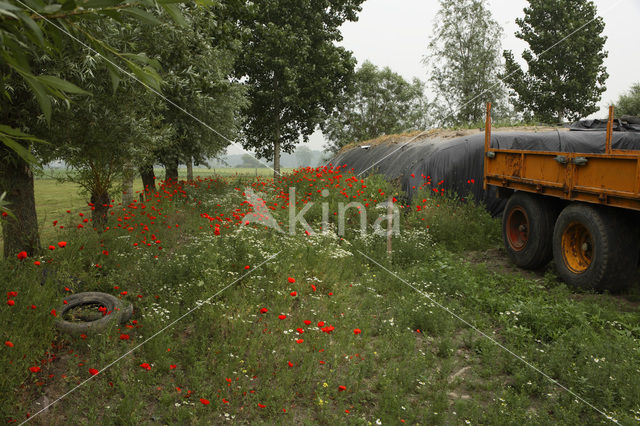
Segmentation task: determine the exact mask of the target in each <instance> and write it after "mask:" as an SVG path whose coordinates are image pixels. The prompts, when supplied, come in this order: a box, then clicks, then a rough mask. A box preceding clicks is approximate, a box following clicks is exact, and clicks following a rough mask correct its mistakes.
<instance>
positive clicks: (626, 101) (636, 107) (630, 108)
mask: <svg viewBox="0 0 640 426" xmlns="http://www.w3.org/2000/svg"><path fill="white" fill-rule="evenodd" d="M616 114H617V115H621V116H622V115H633V116H636V117H640V83H636V84H634V85H633V86H631V89H629V91H628V92H627V93H625V94H623V95H620V97H619V98H618V101H617V102H616Z"/></svg>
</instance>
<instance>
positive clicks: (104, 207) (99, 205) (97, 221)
mask: <svg viewBox="0 0 640 426" xmlns="http://www.w3.org/2000/svg"><path fill="white" fill-rule="evenodd" d="M110 201H111V200H110V199H109V193H107V192H103V193H101V194H97V193H95V192H94V193H92V194H91V203H93V207H94V209H93V210H92V211H91V220H92V221H93V227H94V228H96V229H98V230H100V229H103V228H104V227H105V225H106V224H107V213H109V202H110Z"/></svg>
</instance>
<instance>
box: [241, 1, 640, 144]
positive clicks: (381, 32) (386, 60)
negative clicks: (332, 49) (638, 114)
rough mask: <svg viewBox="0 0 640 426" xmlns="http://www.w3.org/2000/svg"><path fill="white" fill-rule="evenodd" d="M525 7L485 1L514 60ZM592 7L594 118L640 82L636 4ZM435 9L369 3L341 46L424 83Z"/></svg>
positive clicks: (639, 5) (319, 140)
mask: <svg viewBox="0 0 640 426" xmlns="http://www.w3.org/2000/svg"><path fill="white" fill-rule="evenodd" d="M527 4H528V2H527V1H526V0H489V5H490V10H491V13H492V14H493V17H494V19H495V20H496V21H497V22H498V23H499V24H500V25H501V26H502V28H503V29H504V35H503V40H502V48H503V49H509V50H512V51H513V52H514V54H515V55H516V57H519V56H520V53H521V52H522V51H523V50H524V49H525V48H526V47H527V44H526V43H524V42H523V41H521V40H519V39H517V38H516V37H515V36H514V33H515V32H516V30H517V29H518V27H517V25H516V23H515V20H516V18H517V17H521V16H523V15H524V13H523V9H524V7H525V6H526V5H527ZM595 4H596V6H597V7H598V14H599V15H600V16H602V17H603V18H604V21H605V24H606V27H605V35H606V36H607V37H608V39H607V43H606V46H605V48H606V50H608V51H609V57H608V58H607V59H606V60H605V65H606V67H607V72H608V73H609V79H608V80H607V83H606V86H607V91H606V92H605V93H604V94H603V96H602V100H601V102H600V106H601V110H600V112H599V113H597V114H595V115H596V116H602V117H606V115H607V112H606V109H607V106H608V105H609V104H610V103H611V102H613V101H614V100H616V99H617V98H618V96H619V95H620V94H622V93H624V92H625V91H627V90H628V89H629V88H630V87H631V85H632V84H633V83H635V82H640V51H639V50H638V49H637V43H638V40H640V0H595ZM438 6H439V2H438V1H437V0H367V1H366V2H365V3H364V4H363V7H362V12H360V15H359V20H358V21H357V22H348V23H346V24H344V25H343V26H342V34H343V37H344V40H343V42H342V43H341V44H342V45H343V46H344V47H346V48H347V49H349V50H351V51H352V52H353V54H354V56H355V57H356V59H357V60H358V64H361V63H362V62H364V61H365V60H369V61H371V62H373V63H374V64H375V65H377V66H389V67H390V68H391V69H392V70H393V71H395V72H397V73H399V74H401V75H402V76H403V77H405V78H406V79H411V78H413V77H417V78H419V79H421V80H427V79H428V75H427V68H426V67H425V66H424V65H423V64H422V63H421V59H422V57H423V56H424V54H425V53H426V48H427V44H428V40H429V37H430V36H431V32H432V29H431V24H432V21H433V19H434V17H435V14H436V12H437V10H438ZM324 143H325V142H324V139H323V137H322V134H320V133H319V132H316V133H314V135H313V136H312V137H311V140H310V143H309V145H308V146H309V147H310V148H312V149H319V150H320V149H322V147H323V145H324ZM232 151H235V150H234V149H230V152H232Z"/></svg>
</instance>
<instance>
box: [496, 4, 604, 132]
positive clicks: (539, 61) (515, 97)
mask: <svg viewBox="0 0 640 426" xmlns="http://www.w3.org/2000/svg"><path fill="white" fill-rule="evenodd" d="M571 3H572V6H571V7H570V8H567V4H566V1H564V0H544V1H541V0H530V1H529V6H528V7H527V8H525V9H524V13H525V15H524V17H523V18H519V19H517V20H516V23H517V24H518V27H519V28H520V29H519V31H518V32H517V33H516V37H517V38H519V39H521V40H523V41H525V42H527V43H528V45H529V47H528V49H526V50H525V51H524V53H523V54H522V57H523V59H524V60H525V61H526V62H527V67H526V69H527V71H526V72H524V71H523V70H522V67H521V66H520V64H518V63H517V62H516V60H515V58H514V56H513V54H512V53H511V52H504V56H505V59H506V70H505V71H506V72H505V73H504V76H503V81H504V82H505V83H506V84H507V85H508V86H509V88H510V89H511V100H512V102H513V104H514V105H515V106H516V108H517V109H518V110H520V111H522V112H524V113H525V114H531V113H533V115H534V117H535V119H536V121H541V122H545V123H558V122H561V121H564V120H565V119H566V118H568V119H570V120H574V119H578V118H580V117H584V116H587V115H589V114H592V113H594V112H596V111H597V110H598V106H597V103H598V101H599V100H600V97H601V96H602V93H603V92H604V90H605V86H604V83H605V81H606V78H607V77H608V74H607V71H606V67H605V66H604V58H605V57H606V56H607V52H606V51H605V50H604V44H605V42H606V37H605V36H604V35H603V31H604V21H603V20H602V18H601V17H599V16H598V15H597V13H596V12H597V10H596V7H595V5H594V3H593V1H591V0H572V2H571ZM579 28H582V29H581V30H579V31H576V30H578V29H579ZM560 41H562V42H561V43H560Z"/></svg>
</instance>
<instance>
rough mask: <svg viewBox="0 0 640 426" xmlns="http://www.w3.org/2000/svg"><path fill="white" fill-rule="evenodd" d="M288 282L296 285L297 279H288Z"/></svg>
mask: <svg viewBox="0 0 640 426" xmlns="http://www.w3.org/2000/svg"><path fill="white" fill-rule="evenodd" d="M287 280H288V281H289V282H290V283H291V284H293V283H295V282H296V279H295V278H291V277H289V278H287Z"/></svg>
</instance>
